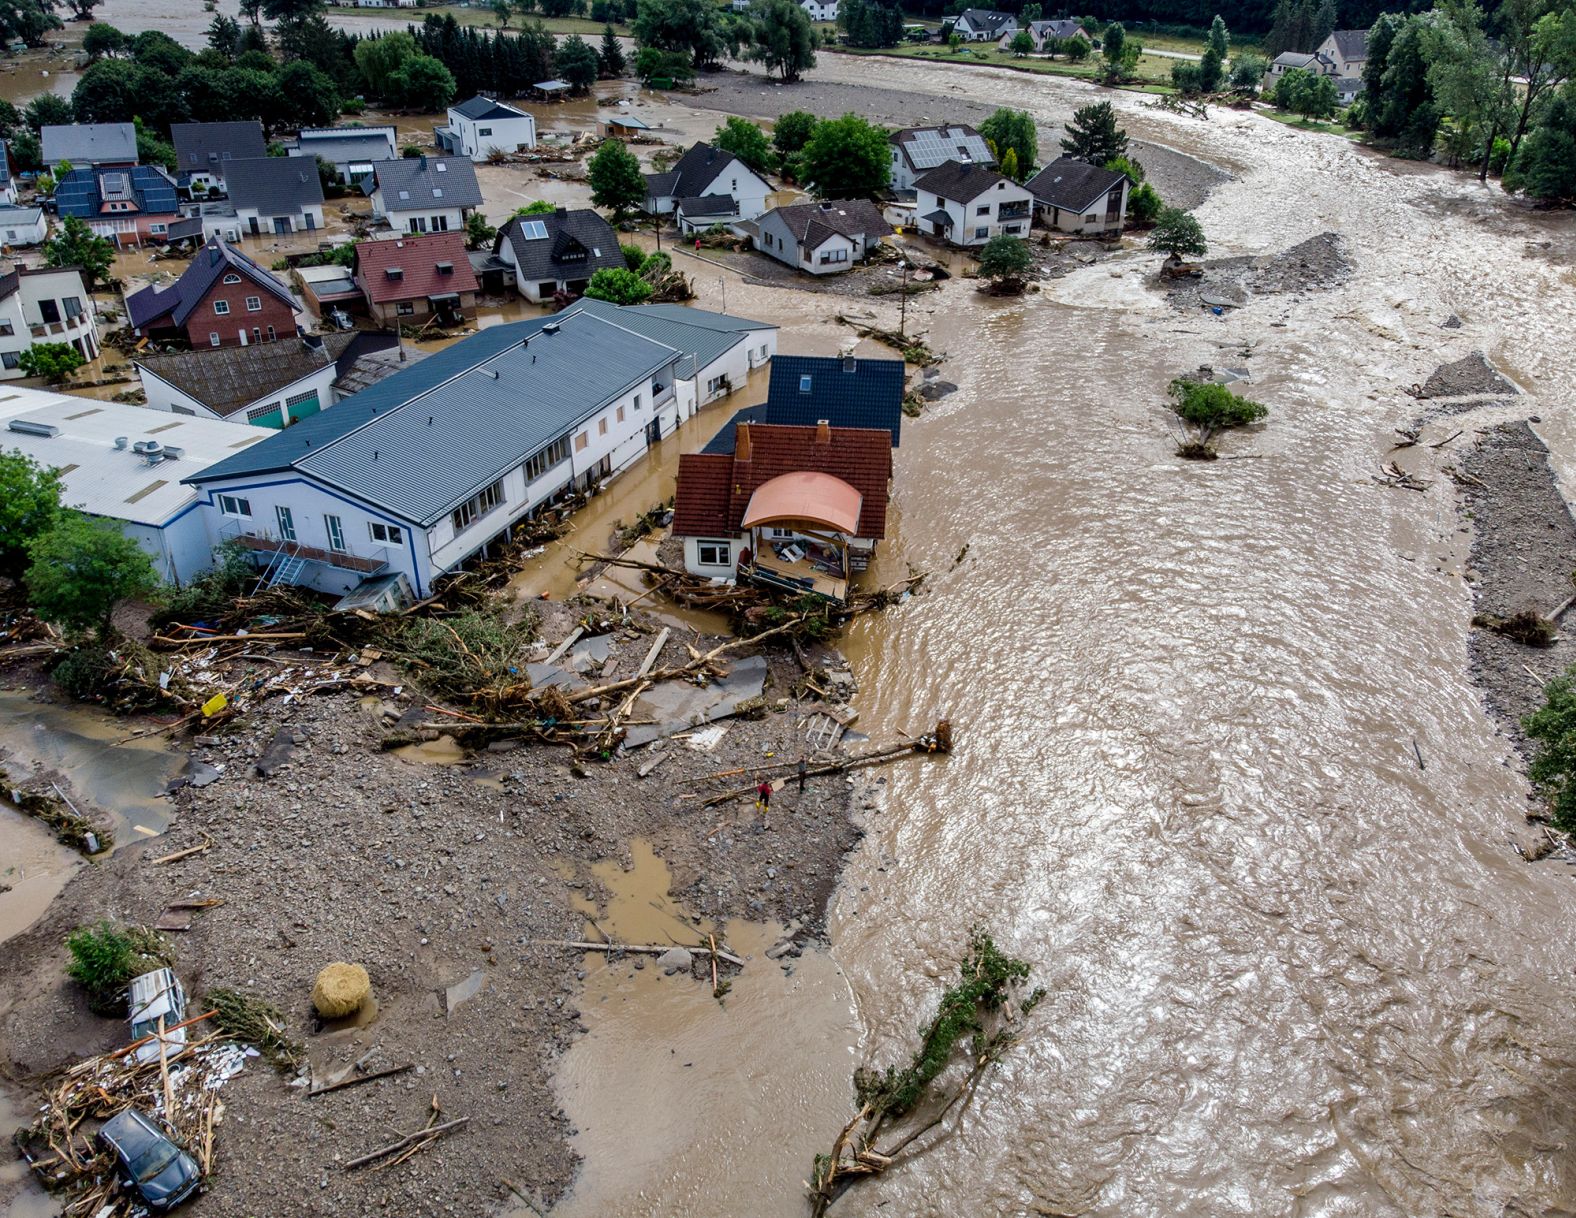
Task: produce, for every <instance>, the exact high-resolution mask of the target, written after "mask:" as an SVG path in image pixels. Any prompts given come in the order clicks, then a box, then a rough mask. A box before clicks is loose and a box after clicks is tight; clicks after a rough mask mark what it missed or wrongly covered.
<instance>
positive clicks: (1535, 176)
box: [1504, 85, 1576, 203]
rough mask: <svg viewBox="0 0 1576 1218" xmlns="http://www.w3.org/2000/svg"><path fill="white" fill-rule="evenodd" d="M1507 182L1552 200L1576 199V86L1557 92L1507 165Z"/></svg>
mask: <svg viewBox="0 0 1576 1218" xmlns="http://www.w3.org/2000/svg"><path fill="white" fill-rule="evenodd" d="M1504 184H1505V189H1506V190H1511V191H1521V192H1524V193H1525V194H1527V195H1529V196H1530V197H1532V198H1534V199H1542V200H1544V201H1545V202H1549V203H1559V202H1571V201H1573V200H1576V86H1573V85H1566V86H1565V88H1563V89H1561V90H1560V92H1559V93H1558V94H1556V95H1555V98H1554V100H1553V101H1552V102H1551V103H1550V104H1549V105H1548V107H1547V108H1546V109H1545V110H1544V112H1543V114H1542V117H1540V118H1539V119H1538V122H1537V125H1536V126H1534V127H1533V128H1532V130H1531V132H1530V133H1529V134H1528V135H1527V138H1526V139H1525V140H1524V141H1522V144H1521V148H1520V149H1519V150H1518V151H1517V153H1516V155H1515V157H1514V158H1513V159H1512V160H1511V162H1510V164H1509V166H1508V167H1507V168H1506V170H1505V182H1504Z"/></svg>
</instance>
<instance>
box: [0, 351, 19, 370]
mask: <svg viewBox="0 0 1576 1218" xmlns="http://www.w3.org/2000/svg"><path fill="white" fill-rule="evenodd" d="M18 354H19V352H16V351H0V364H3V365H4V366H5V367H7V368H15V367H16V366H17V355H18Z"/></svg>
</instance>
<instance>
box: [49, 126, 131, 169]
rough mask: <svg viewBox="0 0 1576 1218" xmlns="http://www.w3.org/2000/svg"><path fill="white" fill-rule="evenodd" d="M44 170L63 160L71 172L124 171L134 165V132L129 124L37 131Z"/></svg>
mask: <svg viewBox="0 0 1576 1218" xmlns="http://www.w3.org/2000/svg"><path fill="white" fill-rule="evenodd" d="M39 137H40V139H41V140H42V141H43V160H44V168H46V169H48V170H49V171H50V172H51V173H53V172H54V171H55V169H56V167H58V166H59V164H60V163H61V162H62V161H67V162H69V163H70V165H71V167H72V168H73V169H98V168H104V169H109V168H117V169H124V168H126V167H127V166H130V165H135V164H136V163H137V129H136V128H135V127H134V126H132V125H131V124H130V123H67V124H64V125H61V126H46V127H43V128H41V129H40V131H39Z"/></svg>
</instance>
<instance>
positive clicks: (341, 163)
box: [289, 126, 399, 186]
mask: <svg viewBox="0 0 1576 1218" xmlns="http://www.w3.org/2000/svg"><path fill="white" fill-rule="evenodd" d="M397 140H398V133H397V132H396V131H395V129H394V128H393V127H392V126H383V127H303V128H302V129H301V132H300V134H299V135H298V136H297V137H296V142H295V146H294V147H293V148H290V149H289V153H290V155H291V156H304V157H310V158H314V159H316V160H321V161H325V162H327V163H328V164H330V165H332V166H333V167H334V173H335V175H336V176H337V177H338V178H339V180H340V181H341V182H342V183H344V184H345V185H347V186H352V185H354V184H355V183H357V182H359V181H360V180H361V179H362V178H364V177H366V176H367V175H368V174H369V173H371V172H372V166H373V165H374V164H376V163H377V162H378V161H391V160H393V159H394V158H395V157H397V156H398V155H399V145H398V143H397Z"/></svg>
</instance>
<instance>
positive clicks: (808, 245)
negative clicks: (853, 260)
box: [761, 199, 892, 250]
mask: <svg viewBox="0 0 1576 1218" xmlns="http://www.w3.org/2000/svg"><path fill="white" fill-rule="evenodd" d="M768 214H771V215H776V216H777V218H778V219H780V220H781V221H782V222H783V223H784V224H785V225H787V226H788V231H789V232H790V233H792V234H793V237H794V240H795V241H797V242H798V243H799V244H800V245H801V246H803V247H804V248H805V249H812V250H813V249H815V248H816V247H817V246H819V245H820V244H821V243H822V242H823V241H825V240H826V239H827V238H828V237H830V236H831V235H832V234H833V233H837V234H839V235H841V236H844V237H849V238H854V239H858V238H863V239H864V240H866V241H875V240H879V239H880V238H882V237H886V236H889V235H890V234H891V232H892V226H891V225H890V224H888V223H887V222H886V220H884V219H883V218H882V216H881V212H880V210H879V209H878V208H877V207H876V205H875V204H874V203H872V202H871V201H870V200H869V199H829V200H827V201H826V202H824V203H795V204H793V205H791V206H789V207H779V208H777V209H776V210H775V211H774V212H771V213H768ZM765 218H766V217H765V216H762V217H761V219H762V220H764V219H765Z"/></svg>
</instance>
